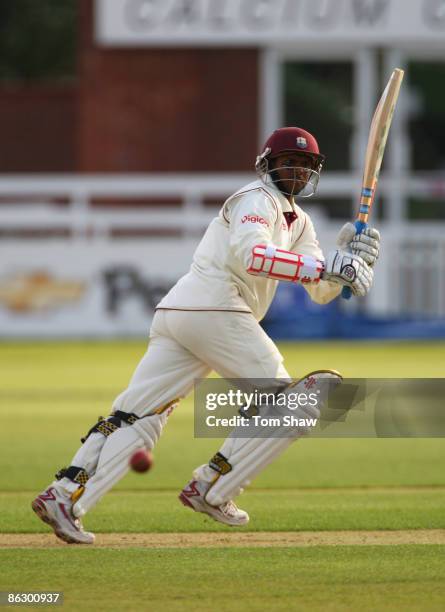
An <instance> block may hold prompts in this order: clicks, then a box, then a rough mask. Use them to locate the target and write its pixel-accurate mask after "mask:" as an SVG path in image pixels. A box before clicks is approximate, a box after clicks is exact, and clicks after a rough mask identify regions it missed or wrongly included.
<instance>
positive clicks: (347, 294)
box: [341, 221, 368, 300]
mask: <svg viewBox="0 0 445 612" xmlns="http://www.w3.org/2000/svg"><path fill="white" fill-rule="evenodd" d="M367 227H368V224H367V223H364V222H363V221H356V222H355V229H356V230H357V231H356V234H361V233H362V231H363V230H364V229H366V228H367ZM351 296H352V291H351V287H343V289H342V290H341V297H342V298H343V299H344V300H350V299H351Z"/></svg>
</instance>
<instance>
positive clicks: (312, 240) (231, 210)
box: [157, 180, 341, 321]
mask: <svg viewBox="0 0 445 612" xmlns="http://www.w3.org/2000/svg"><path fill="white" fill-rule="evenodd" d="M284 213H295V215H296V218H295V220H294V221H293V222H292V223H291V225H290V226H288V222H287V220H286V217H285V214H284ZM271 243H272V244H274V245H275V246H277V247H279V248H281V249H285V250H287V251H294V252H296V253H300V254H302V255H311V256H312V257H315V258H316V259H321V260H324V257H323V253H322V251H321V249H320V247H319V244H318V241H317V237H316V234H315V230H314V226H313V224H312V221H311V219H310V217H309V215H308V214H307V213H305V212H304V211H303V210H302V209H301V208H300V207H299V206H297V205H296V204H295V203H294V204H293V205H291V204H290V203H289V201H288V200H287V198H285V197H284V196H283V194H282V193H281V192H280V191H279V190H278V189H277V188H276V187H275V186H274V185H273V184H270V185H265V184H264V183H263V182H262V181H261V180H257V181H255V182H253V183H250V184H249V185H246V186H245V187H243V188H242V189H240V190H239V191H237V192H236V193H235V194H233V195H232V196H231V197H230V198H229V199H228V200H226V202H225V203H224V205H223V207H222V208H221V210H220V213H219V215H218V216H217V217H215V219H213V221H212V222H211V223H210V225H209V226H208V228H207V230H206V232H205V234H204V236H203V238H202V240H201V242H200V244H199V245H198V247H197V249H196V251H195V254H194V257H193V263H192V265H191V268H190V271H189V272H188V273H187V274H186V275H185V276H183V277H182V278H181V279H179V281H178V282H177V283H176V285H175V286H174V287H173V288H172V289H171V290H170V291H169V293H168V294H167V295H166V296H165V297H164V298H163V299H162V300H161V302H160V303H159V304H158V306H157V308H158V309H178V310H229V311H238V312H251V313H252V314H253V315H254V317H255V318H256V319H257V320H258V321H259V320H261V319H262V318H263V317H264V315H265V314H266V312H267V310H268V308H269V306H270V304H271V302H272V299H273V297H274V295H275V291H276V289H277V285H278V281H277V280H274V279H271V278H265V277H260V276H254V275H252V274H248V273H247V272H246V270H247V268H248V267H249V265H250V262H251V259H252V248H253V247H254V246H255V245H258V244H264V245H267V244H271ZM303 286H304V288H305V289H306V291H307V292H308V293H309V294H310V296H311V298H312V300H314V301H315V302H317V303H319V304H325V303H327V302H330V301H331V300H332V299H334V298H335V297H336V296H337V295H339V293H340V291H341V287H340V286H339V285H337V284H335V283H331V282H327V281H320V282H319V283H317V284H312V285H311V284H304V285H303Z"/></svg>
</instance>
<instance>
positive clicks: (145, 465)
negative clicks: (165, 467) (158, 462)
mask: <svg viewBox="0 0 445 612" xmlns="http://www.w3.org/2000/svg"><path fill="white" fill-rule="evenodd" d="M152 465H153V455H152V454H151V452H150V451H148V450H145V448H140V449H139V450H137V451H135V452H134V453H133V454H132V455H131V457H130V467H131V469H132V470H134V471H135V472H141V473H142V472H148V470H149V469H150V468H151V466H152Z"/></svg>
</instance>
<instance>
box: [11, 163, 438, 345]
mask: <svg viewBox="0 0 445 612" xmlns="http://www.w3.org/2000/svg"><path fill="white" fill-rule="evenodd" d="M254 178H255V177H254V175H250V174H226V175H210V174H207V175H190V174H187V175H180V174H175V175H138V174H134V175H124V176H116V175H109V176H108V175H101V176H97V175H82V176H60V175H58V176H18V175H17V176H6V175H3V177H2V178H0V335H2V336H14V335H44V336H47V335H48V336H51V335H60V334H65V335H67V330H68V333H72V334H74V335H81V334H86V335H107V336H111V335H115V334H117V333H121V334H129V333H135V334H137V333H141V332H145V331H146V329H147V326H148V324H149V320H150V316H151V313H152V307H153V303H154V302H155V300H156V299H158V298H159V297H160V296H161V294H162V292H163V291H165V290H167V289H168V287H169V286H170V285H171V284H172V283H174V282H175V280H176V279H177V278H179V276H181V275H182V274H183V273H184V272H186V270H187V269H188V266H189V265H190V260H191V257H192V254H193V250H194V248H195V246H196V244H197V242H198V240H199V238H200V236H201V235H202V233H203V231H204V229H205V227H206V225H207V224H208V222H209V221H210V220H211V218H213V216H215V214H216V213H217V211H218V208H219V206H220V205H221V203H222V202H223V201H224V199H225V198H226V197H227V196H228V195H230V194H231V193H232V192H233V191H235V190H237V189H238V188H239V187H240V186H242V185H243V184H245V183H248V182H250V181H251V180H252V179H254ZM359 186H360V177H355V178H352V179H351V177H350V175H340V174H338V175H335V174H332V173H331V174H326V175H325V176H324V177H323V181H322V182H321V186H320V187H321V188H320V192H319V196H318V201H323V199H324V198H326V200H327V199H328V198H330V197H336V198H342V197H344V198H345V199H348V200H349V201H351V202H352V201H354V199H356V198H355V196H356V194H357V193H358V191H359ZM436 186H437V178H436ZM392 188H393V186H392V185H391V184H390V183H389V182H385V180H382V183H381V185H380V193H381V194H382V195H388V194H389V193H390V192H391V189H392ZM409 188H410V190H411V191H412V192H413V193H415V194H417V195H419V196H422V195H425V196H427V195H429V193H430V190H431V183H430V182H429V181H428V178H427V177H422V178H421V179H419V178H416V179H413V180H412V184H410V186H409ZM98 200H100V201H101V204H100V205H98ZM110 200H112V202H110ZM135 200H137V201H138V202H139V203H143V202H145V203H146V204H147V205H142V206H141V205H138V206H136V205H134V201H135ZM167 200H168V203H167V204H166V201H167ZM107 202H108V204H107ZM119 202H122V203H125V206H120V207H119V206H116V205H115V204H116V203H119ZM157 202H159V203H158V204H157ZM162 202H164V203H163V204H162ZM306 205H307V208H308V210H309V212H310V213H311V215H312V216H313V219H314V222H315V225H316V228H317V231H318V235H319V239H320V242H321V244H322V246H323V248H324V250H325V251H326V250H328V249H329V248H331V247H332V246H333V245H334V243H335V236H336V234H337V232H338V229H339V226H340V224H341V221H338V220H336V221H333V220H329V219H328V218H327V217H326V215H324V214H323V210H322V209H321V208H318V207H317V206H314V205H311V204H310V201H306V202H303V207H306ZM353 214H354V212H353V211H351V217H352V216H353ZM379 228H380V229H381V231H382V235H383V249H382V256H381V260H380V262H379V264H378V267H377V269H376V275H375V286H374V289H373V291H372V292H371V294H370V296H369V298H368V299H367V300H366V301H362V300H351V301H350V302H348V303H346V302H345V303H343V307H344V308H347V309H351V310H354V309H357V308H364V309H365V310H367V311H368V312H370V313H373V314H381V315H388V314H391V315H403V314H424V315H427V316H429V315H441V316H445V232H444V229H445V227H444V224H443V223H442V224H441V223H419V222H417V223H414V222H412V223H408V222H406V221H405V222H397V223H396V222H394V221H391V222H386V223H380V224H379ZM124 292H126V296H127V297H126V298H125V300H123V299H121V298H122V295H123V293H124Z"/></svg>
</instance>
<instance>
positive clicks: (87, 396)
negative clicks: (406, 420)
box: [0, 342, 445, 612]
mask: <svg viewBox="0 0 445 612" xmlns="http://www.w3.org/2000/svg"><path fill="white" fill-rule="evenodd" d="M0 347H1V348H0V371H1V383H0V399H1V401H0V416H1V420H2V427H1V428H0V444H1V449H2V452H1V469H0V517H1V518H0V523H1V533H0V538H3V539H0V563H1V568H2V571H1V573H0V591H6V590H13V591H22V590H63V591H64V592H65V604H64V607H65V609H72V610H76V609H79V608H81V607H82V608H83V609H85V610H93V609H94V610H113V609H125V610H137V609H138V610H140V609H143V610H145V609H152V610H156V611H157V610H160V609H162V610H163V611H164V612H168V611H169V610H172V611H173V610H175V611H176V610H199V611H200V610H203V611H204V610H231V611H234V612H237V611H238V610H243V611H244V610H247V611H250V610H264V609H270V610H284V609H286V610H289V609H291V610H293V609H310V610H318V609H319V610H321V609H323V610H326V609H328V610H348V609H354V608H356V607H359V606H360V608H362V609H364V610H377V609H378V610H380V609H381V610H393V609H396V608H398V609H399V608H400V607H402V608H403V609H406V610H417V609H423V610H439V609H444V607H445V546H444V545H443V543H442V542H443V541H445V539H444V538H443V537H442V540H441V543H440V544H435V543H434V536H435V534H439V533H440V532H437V531H434V532H431V533H432V534H433V536H432V539H431V541H432V543H430V544H412V543H410V544H404V543H403V541H402V543H401V544H399V545H389V544H388V545H386V544H385V537H386V534H385V533H384V531H383V530H397V531H400V532H401V535H402V536H403V533H402V532H403V530H408V529H409V530H419V533H420V530H445V443H444V441H443V440H442V439H438V438H436V439H435V438H431V439H365V438H363V439H312V440H311V439H305V440H303V441H300V442H298V443H296V444H294V445H293V446H292V447H291V448H290V449H289V450H288V451H287V452H286V453H285V455H283V456H282V457H281V458H280V459H279V460H278V461H277V462H276V463H274V464H273V465H271V466H270V467H269V468H268V469H267V470H266V471H265V472H264V473H263V474H261V476H260V477H259V478H258V479H257V480H256V481H255V482H254V483H253V484H252V486H251V487H250V488H249V490H248V491H246V492H245V493H244V494H243V495H242V496H241V497H240V498H239V503H240V505H241V507H243V508H245V509H246V510H248V511H249V513H250V515H251V522H250V524H249V525H248V526H246V527H244V528H242V529H241V530H240V533H241V534H242V533H245V534H249V533H251V534H252V535H254V534H255V533H258V532H270V538H271V546H270V547H269V546H255V545H252V546H251V545H249V546H241V545H239V546H236V542H235V544H234V541H233V540H230V543H228V544H227V545H225V546H222V547H221V546H220V547H213V545H212V542H213V540H212V538H216V537H223V536H224V534H225V533H230V534H233V533H234V531H233V530H230V528H226V527H224V526H221V525H219V524H217V523H214V522H213V521H210V520H208V519H206V518H205V517H204V516H202V515H197V514H195V513H192V512H190V511H189V510H187V509H185V508H184V507H183V506H182V505H180V504H179V502H177V499H176V497H177V493H178V491H179V490H180V489H181V488H182V486H183V485H184V483H185V482H187V480H188V479H189V478H190V474H191V471H192V470H193V468H194V467H196V466H197V465H199V464H200V463H204V462H205V461H206V460H208V458H209V456H211V455H212V454H213V453H214V452H215V451H216V450H217V449H218V447H219V441H218V440H207V439H194V437H193V419H192V417H193V402H192V399H191V398H188V399H187V400H184V401H183V402H182V403H181V405H180V406H179V407H178V409H177V410H176V411H175V412H174V413H173V415H172V416H171V418H170V422H169V424H168V427H167V429H166V431H165V433H164V435H163V438H162V439H161V441H160V444H159V446H158V447H157V449H156V451H155V467H154V469H153V470H152V471H151V472H150V473H149V474H145V475H136V474H129V475H128V476H127V477H126V478H125V479H124V480H123V481H122V482H121V483H120V484H119V485H118V486H117V487H116V489H115V490H114V491H113V492H111V493H110V494H109V495H108V496H106V497H105V498H104V499H103V500H102V501H101V503H100V504H99V505H98V506H97V508H96V509H94V510H93V511H92V512H91V513H90V515H88V517H86V519H85V526H86V527H87V528H88V529H91V530H92V531H95V532H96V533H97V534H98V540H99V539H100V537H101V534H113V533H115V534H123V539H124V540H125V534H126V533H127V534H141V533H143V534H150V533H152V534H168V533H177V534H182V535H181V537H179V536H178V545H177V546H176V545H175V546H172V545H171V544H169V546H162V547H156V548H153V547H149V546H148V547H147V546H146V545H137V543H136V544H135V543H134V540H132V544H131V545H129V546H125V547H122V548H120V547H116V546H110V547H108V548H107V547H103V548H102V547H100V548H99V547H96V548H94V547H90V548H78V547H69V546H58V547H56V548H47V549H45V548H44V547H36V546H34V545H32V544H31V543H30V544H29V545H26V544H25V546H24V547H22V546H23V544H21V545H20V546H21V547H18V545H17V546H15V545H14V544H11V543H10V542H11V541H12V542H14V540H13V538H14V537H15V534H29V536H26V535H22V536H20V537H22V538H25V540H21V541H22V542H23V541H24V542H25V543H26V542H27V540H26V537H28V538H31V537H32V536H33V534H39V533H41V534H43V533H49V531H48V529H47V528H46V526H45V525H44V524H43V523H41V522H40V521H38V520H37V518H36V517H35V515H34V514H33V513H32V512H31V510H30V501H31V499H32V498H33V496H34V495H35V493H37V492H39V491H40V490H41V489H42V488H44V487H45V486H46V485H47V484H48V482H49V481H50V480H51V479H52V477H53V474H54V473H55V471H57V469H59V468H60V467H62V466H63V465H67V464H69V462H70V459H71V456H72V455H73V453H74V452H75V450H76V449H77V447H78V444H79V438H80V437H81V436H82V435H84V434H85V433H86V431H87V430H88V429H89V427H90V426H91V425H92V424H93V423H94V422H95V420H96V418H97V416H98V415H99V414H104V415H106V414H108V412H109V407H110V404H111V402H112V400H113V398H114V397H115V395H116V394H117V393H118V392H120V391H121V389H122V388H123V387H125V385H126V383H127V381H128V379H129V377H130V375H131V373H132V371H133V369H134V367H135V365H136V363H137V361H138V359H139V358H140V357H141V356H142V354H143V352H144V350H145V345H144V343H143V342H113V343H60V344H59V343H54V344H52V343H35V344H29V343H15V344H12V343H11V344H9V343H7V344H2V345H0ZM280 349H281V350H282V352H283V354H284V356H285V363H286V365H287V367H288V370H289V371H290V372H291V374H292V375H294V376H301V375H303V374H305V373H306V372H308V371H310V370H312V369H319V368H335V369H337V370H340V371H341V372H342V373H343V375H344V376H346V377H365V376H367V377H371V376H373V377H443V376H444V373H445V372H444V371H445V344H444V343H439V342H438V343H416V344H410V343H400V344H377V343H366V344H365V343H354V344H347V343H329V344H318V343H314V344H294V343H293V344H282V345H281V346H280ZM337 530H341V531H342V530H351V531H354V530H364V531H381V532H382V536H381V538H382V539H381V542H380V543H379V545H378V546H376V545H365V544H359V545H355V546H350V545H343V544H341V545H337V546H333V545H314V546H280V545H276V542H275V543H273V534H279V533H280V532H319V531H321V532H331V533H332V535H333V536H334V538H335V533H334V532H336V531H337ZM201 532H205V533H208V538H207V540H206V544H205V545H201V546H196V547H187V548H183V547H182V546H181V541H184V538H187V534H190V536H189V537H192V535H193V534H199V533H201ZM266 535H267V533H266ZM443 535H445V534H443V533H442V536H443ZM103 537H106V536H105V535H103ZM148 537H149V536H148ZM153 537H154V536H153ZM157 537H162V536H159V535H158V536H157ZM268 537H269V536H268ZM9 539H12V540H9ZM402 540H403V538H402ZM29 541H30V542H31V540H29ZM51 541H52V540H51ZM8 542H9V544H7V543H8ZM144 542H145V540H144ZM2 543H3V544H2ZM6 546H8V547H6Z"/></svg>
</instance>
